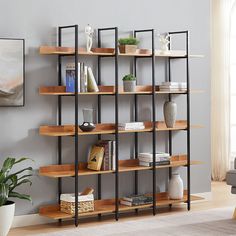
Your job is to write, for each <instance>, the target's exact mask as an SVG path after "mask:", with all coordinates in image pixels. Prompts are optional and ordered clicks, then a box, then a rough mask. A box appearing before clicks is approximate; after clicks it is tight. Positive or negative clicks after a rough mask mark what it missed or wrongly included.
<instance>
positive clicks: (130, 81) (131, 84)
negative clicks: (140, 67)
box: [122, 74, 136, 92]
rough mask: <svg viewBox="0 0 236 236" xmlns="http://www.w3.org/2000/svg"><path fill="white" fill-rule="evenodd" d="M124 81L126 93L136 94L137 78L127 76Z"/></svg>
mask: <svg viewBox="0 0 236 236" xmlns="http://www.w3.org/2000/svg"><path fill="white" fill-rule="evenodd" d="M122 80H123V85H124V92H135V88H136V78H135V76H134V75H132V74H129V75H125V76H124V77H123V79H122Z"/></svg>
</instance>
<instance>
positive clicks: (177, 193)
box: [168, 173, 184, 200]
mask: <svg viewBox="0 0 236 236" xmlns="http://www.w3.org/2000/svg"><path fill="white" fill-rule="evenodd" d="M168 193H169V198H170V199H176V200H177V199H182V198H183V195H184V186H183V180H182V179H181V178H180V175H179V174H177V173H173V174H172V176H171V179H170V181H169V187H168Z"/></svg>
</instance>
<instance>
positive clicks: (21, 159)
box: [15, 157, 34, 164]
mask: <svg viewBox="0 0 236 236" xmlns="http://www.w3.org/2000/svg"><path fill="white" fill-rule="evenodd" d="M26 160H30V161H34V160H32V159H30V158H28V157H22V158H20V159H18V160H17V161H15V164H17V163H20V162H22V161H26Z"/></svg>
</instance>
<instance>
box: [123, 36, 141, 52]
mask: <svg viewBox="0 0 236 236" xmlns="http://www.w3.org/2000/svg"><path fill="white" fill-rule="evenodd" d="M138 44H139V40H137V39H136V38H134V37H129V38H120V39H119V50H120V53H135V52H136V50H137V45H138Z"/></svg>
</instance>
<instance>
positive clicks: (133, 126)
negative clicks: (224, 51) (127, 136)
mask: <svg viewBox="0 0 236 236" xmlns="http://www.w3.org/2000/svg"><path fill="white" fill-rule="evenodd" d="M118 128H119V130H142V129H145V126H144V123H143V122H130V123H120V124H119V125H118Z"/></svg>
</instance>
